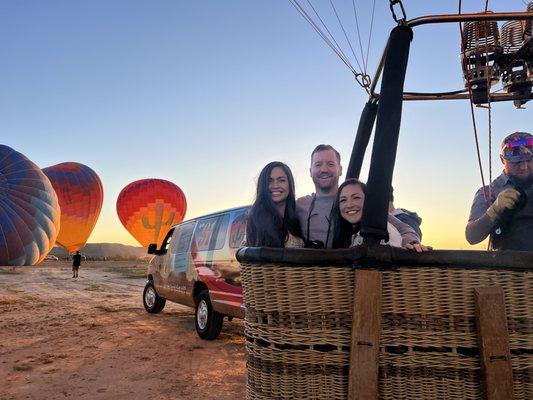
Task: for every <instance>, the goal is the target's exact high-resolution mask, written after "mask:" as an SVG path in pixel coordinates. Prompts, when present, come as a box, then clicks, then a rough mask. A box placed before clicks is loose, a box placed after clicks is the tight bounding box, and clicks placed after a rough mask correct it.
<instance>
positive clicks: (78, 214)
mask: <svg viewBox="0 0 533 400" xmlns="http://www.w3.org/2000/svg"><path fill="white" fill-rule="evenodd" d="M43 172H44V173H45V174H46V176H47V177H48V178H49V179H50V182H52V186H53V187H54V189H55V191H56V193H57V197H58V200H59V205H60V206H61V229H60V230H59V235H58V236H57V243H58V244H60V245H61V246H63V247H64V248H65V249H67V251H69V252H70V253H73V252H75V251H76V250H79V249H81V248H82V247H83V246H84V245H85V243H86V242H87V239H89V236H90V235H91V232H92V231H93V228H94V226H95V225H96V222H97V221H98V217H99V215H100V210H101V209H102V202H103V200H104V189H103V186H102V182H101V181H100V178H99V177H98V175H97V174H96V172H94V171H93V170H92V169H91V168H89V167H88V166H86V165H83V164H80V163H76V162H64V163H61V164H56V165H52V166H51V167H47V168H44V169H43Z"/></svg>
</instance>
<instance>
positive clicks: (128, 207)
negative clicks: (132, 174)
mask: <svg viewBox="0 0 533 400" xmlns="http://www.w3.org/2000/svg"><path fill="white" fill-rule="evenodd" d="M186 211H187V201H186V199H185V194H183V191H182V190H181V189H180V188H179V187H178V186H177V185H175V184H174V183H172V182H169V181H167V180H164V179H141V180H138V181H135V182H132V183H130V184H129V185H127V186H126V187H125V188H124V189H122V191H121V192H120V194H119V195H118V199H117V214H118V217H119V219H120V222H122V225H124V227H125V228H126V229H127V230H128V232H129V233H130V234H131V235H132V236H133V237H134V238H135V239H136V240H137V241H138V242H139V243H140V244H141V245H142V246H144V247H147V246H148V245H149V244H150V243H157V245H158V246H159V245H161V242H162V241H163V239H164V238H165V234H166V233H167V231H168V229H169V228H170V227H171V226H172V225H175V224H177V223H179V222H181V221H183V218H184V217H185V212H186Z"/></svg>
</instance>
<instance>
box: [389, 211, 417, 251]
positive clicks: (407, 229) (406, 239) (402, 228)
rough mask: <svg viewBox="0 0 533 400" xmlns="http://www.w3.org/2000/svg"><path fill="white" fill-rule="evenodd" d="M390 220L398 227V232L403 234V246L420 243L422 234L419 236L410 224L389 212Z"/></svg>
mask: <svg viewBox="0 0 533 400" xmlns="http://www.w3.org/2000/svg"><path fill="white" fill-rule="evenodd" d="M389 222H390V223H391V224H392V225H393V226H394V227H395V228H396V229H398V232H400V235H402V247H405V246H406V245H407V244H412V243H420V236H418V234H417V233H416V232H415V230H414V229H413V228H412V227H411V226H410V225H408V224H406V223H405V222H402V221H400V220H399V219H398V218H396V217H395V216H394V215H391V214H389Z"/></svg>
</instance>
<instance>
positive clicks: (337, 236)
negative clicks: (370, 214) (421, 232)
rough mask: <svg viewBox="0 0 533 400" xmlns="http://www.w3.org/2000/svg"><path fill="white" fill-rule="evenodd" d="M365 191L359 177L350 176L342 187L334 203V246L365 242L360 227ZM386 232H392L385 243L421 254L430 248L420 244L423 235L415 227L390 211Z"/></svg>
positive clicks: (354, 244) (347, 245)
mask: <svg viewBox="0 0 533 400" xmlns="http://www.w3.org/2000/svg"><path fill="white" fill-rule="evenodd" d="M365 194H366V185H365V184H364V183H363V182H361V181H359V180H358V179H347V180H346V181H344V182H343V184H342V185H340V186H339V190H338V192H337V197H336V199H335V203H334V205H333V220H334V227H335V231H334V233H333V248H334V249H338V248H345V247H353V246H357V245H359V244H362V236H361V235H360V232H359V231H360V229H361V217H362V215H363V206H364V204H365ZM387 231H388V232H389V240H388V242H383V241H382V244H389V245H391V246H394V247H404V248H406V249H409V250H413V251H416V252H418V253H421V252H423V251H428V250H429V249H430V247H426V246H424V245H423V244H421V243H420V237H419V236H418V234H417V233H416V232H415V231H414V229H413V228H411V227H410V226H409V225H407V224H405V223H403V222H402V221H400V220H399V219H398V218H396V217H394V216H392V215H390V214H389V217H388V222H387Z"/></svg>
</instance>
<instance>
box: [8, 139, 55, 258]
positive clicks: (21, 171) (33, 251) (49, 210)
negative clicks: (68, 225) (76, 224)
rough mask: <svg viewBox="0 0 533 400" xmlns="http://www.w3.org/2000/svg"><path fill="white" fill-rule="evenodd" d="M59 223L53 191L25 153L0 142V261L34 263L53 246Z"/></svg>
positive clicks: (43, 175) (44, 176)
mask: <svg viewBox="0 0 533 400" xmlns="http://www.w3.org/2000/svg"><path fill="white" fill-rule="evenodd" d="M59 224H60V208H59V203H58V200H57V196H56V193H55V191H54V189H53V187H52V185H51V184H50V181H49V180H48V178H47V177H46V175H45V174H44V173H43V172H42V171H41V169H40V168H39V167H38V166H37V165H35V164H34V163H33V162H32V161H30V160H29V159H28V158H27V157H26V156H24V155H23V154H21V153H19V152H18V151H15V150H13V149H12V148H10V147H8V146H4V145H0V265H34V264H37V263H39V262H40V261H42V260H43V259H44V257H46V255H47V254H48V252H49V251H50V250H51V249H52V247H54V244H55V241H56V237H57V234H58V232H59Z"/></svg>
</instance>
